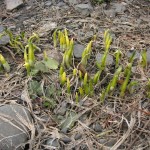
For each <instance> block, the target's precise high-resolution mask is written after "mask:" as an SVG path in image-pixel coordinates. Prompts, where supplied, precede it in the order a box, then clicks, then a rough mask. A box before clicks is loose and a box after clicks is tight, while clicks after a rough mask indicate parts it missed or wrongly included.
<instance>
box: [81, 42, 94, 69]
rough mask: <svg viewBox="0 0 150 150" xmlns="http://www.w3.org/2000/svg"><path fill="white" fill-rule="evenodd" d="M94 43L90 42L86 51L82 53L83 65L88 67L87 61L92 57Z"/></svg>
mask: <svg viewBox="0 0 150 150" xmlns="http://www.w3.org/2000/svg"><path fill="white" fill-rule="evenodd" d="M92 42H93V41H90V42H89V43H88V45H87V47H86V48H85V49H84V51H83V52H82V58H81V64H82V65H84V66H86V65H87V60H88V59H89V58H90V56H91V51H92Z"/></svg>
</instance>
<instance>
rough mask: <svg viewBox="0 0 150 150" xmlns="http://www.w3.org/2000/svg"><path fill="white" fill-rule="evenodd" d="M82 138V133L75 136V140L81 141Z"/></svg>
mask: <svg viewBox="0 0 150 150" xmlns="http://www.w3.org/2000/svg"><path fill="white" fill-rule="evenodd" d="M81 138H82V134H81V133H77V134H76V135H75V136H74V139H75V140H79V139H81Z"/></svg>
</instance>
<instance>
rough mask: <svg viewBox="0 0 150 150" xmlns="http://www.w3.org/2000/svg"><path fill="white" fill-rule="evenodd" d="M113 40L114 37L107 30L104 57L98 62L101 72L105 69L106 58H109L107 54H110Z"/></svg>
mask: <svg viewBox="0 0 150 150" xmlns="http://www.w3.org/2000/svg"><path fill="white" fill-rule="evenodd" d="M111 42H112V37H111V35H110V33H109V30H106V31H105V33H104V49H105V51H104V55H103V57H102V60H101V62H100V63H99V62H97V66H98V68H99V69H100V71H101V72H102V71H103V70H104V69H105V66H106V59H107V55H108V52H109V48H110V45H111Z"/></svg>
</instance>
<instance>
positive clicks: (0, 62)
mask: <svg viewBox="0 0 150 150" xmlns="http://www.w3.org/2000/svg"><path fill="white" fill-rule="evenodd" d="M1 65H2V67H3V68H4V70H5V71H6V72H9V71H10V66H9V64H8V62H7V61H6V59H5V58H4V57H3V55H2V54H0V66H1Z"/></svg>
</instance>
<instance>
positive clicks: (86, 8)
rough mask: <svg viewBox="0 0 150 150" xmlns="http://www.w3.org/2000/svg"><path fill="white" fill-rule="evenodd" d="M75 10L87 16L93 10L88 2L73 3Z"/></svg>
mask: <svg viewBox="0 0 150 150" xmlns="http://www.w3.org/2000/svg"><path fill="white" fill-rule="evenodd" d="M75 10H76V11H78V12H79V13H80V14H81V15H83V16H89V15H90V13H91V12H92V11H93V7H92V6H91V5H90V4H78V5H75Z"/></svg>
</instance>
